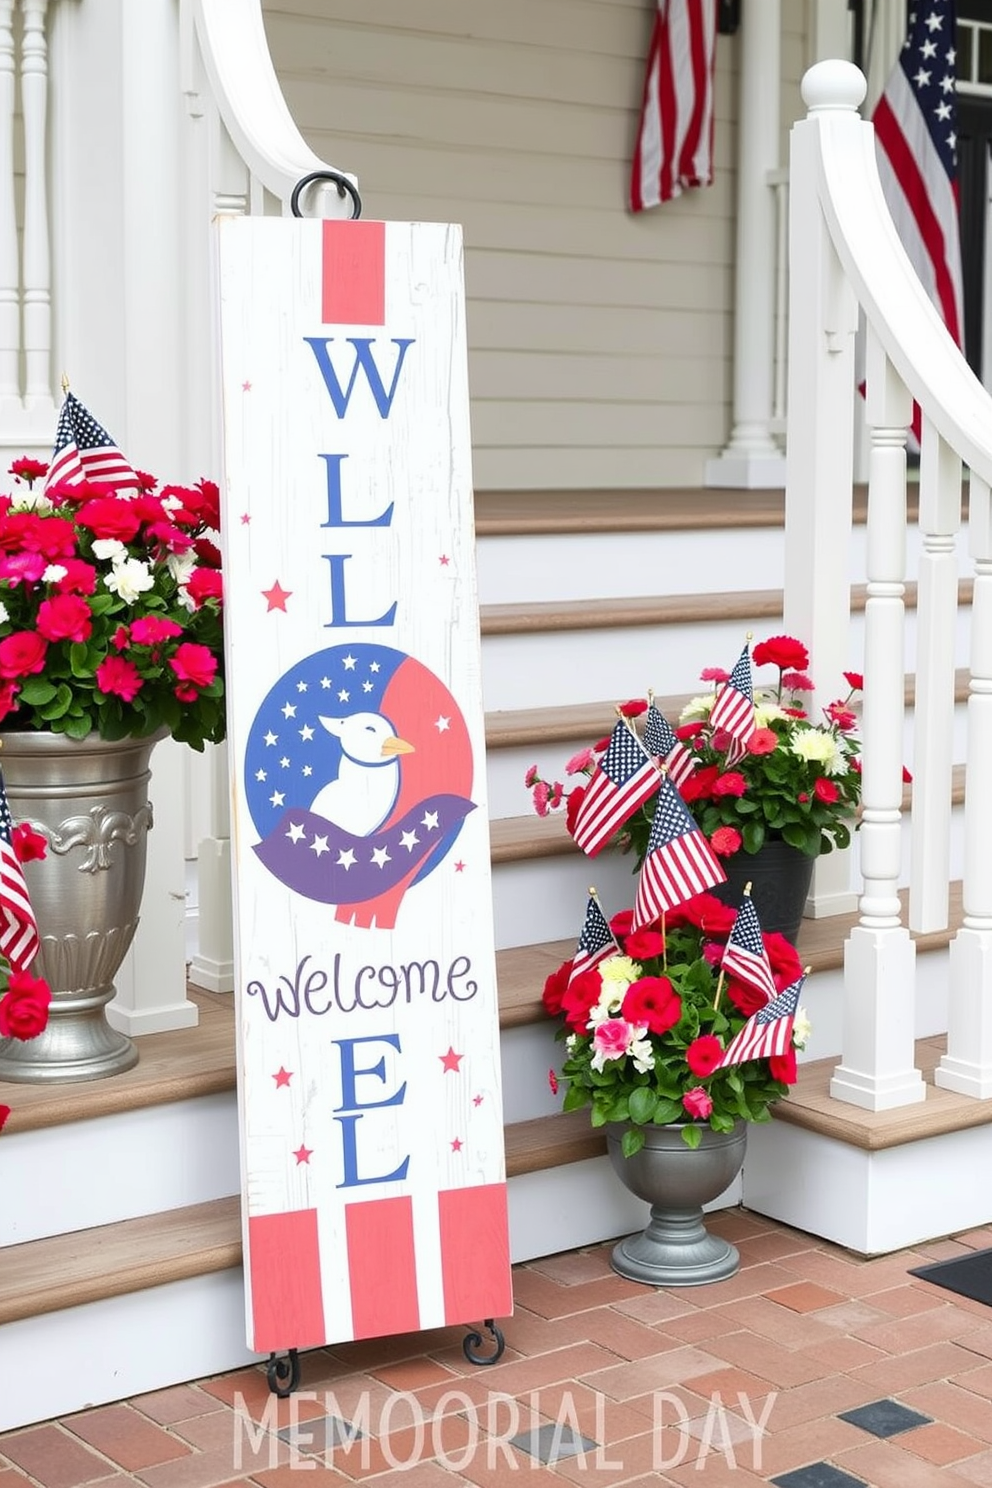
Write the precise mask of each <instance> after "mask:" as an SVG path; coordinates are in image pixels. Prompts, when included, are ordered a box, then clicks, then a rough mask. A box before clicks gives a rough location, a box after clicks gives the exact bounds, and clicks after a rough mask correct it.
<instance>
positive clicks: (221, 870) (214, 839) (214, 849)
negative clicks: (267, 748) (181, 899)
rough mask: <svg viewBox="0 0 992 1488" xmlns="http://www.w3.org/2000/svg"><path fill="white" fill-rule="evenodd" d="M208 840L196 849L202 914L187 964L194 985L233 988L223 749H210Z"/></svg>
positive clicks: (226, 782) (215, 989) (210, 989)
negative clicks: (188, 963) (191, 955)
mask: <svg viewBox="0 0 992 1488" xmlns="http://www.w3.org/2000/svg"><path fill="white" fill-rule="evenodd" d="M209 768H210V836H209V837H204V838H201V840H200V843H199V846H198V851H197V865H198V875H199V894H200V906H199V909H200V913H199V940H198V949H197V952H196V955H195V956H194V957H193V959H192V961H191V962H190V966H189V979H190V981H191V982H192V983H193V986H194V987H202V988H203V989H204V990H205V991H207V992H233V990H234V916H233V912H232V904H231V805H230V800H231V797H230V777H229V773H228V763H227V745H226V744H220V745H218V746H217V748H216V749H214V750H212V751H211V754H210V760H209Z"/></svg>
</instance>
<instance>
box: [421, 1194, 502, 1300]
mask: <svg viewBox="0 0 992 1488" xmlns="http://www.w3.org/2000/svg"><path fill="white" fill-rule="evenodd" d="M437 1202H438V1211H439V1216H440V1220H441V1271H442V1273H443V1276H444V1321H445V1322H446V1323H449V1324H451V1323H467V1322H472V1321H476V1320H479V1319H484V1318H495V1317H506V1316H508V1315H509V1314H510V1313H511V1312H512V1311H513V1291H512V1288H511V1285H510V1236H509V1228H508V1223H507V1214H506V1184H505V1183H488V1184H483V1185H481V1186H480V1187H479V1188H451V1189H447V1190H445V1191H444V1192H443V1193H439V1194H438V1196H437Z"/></svg>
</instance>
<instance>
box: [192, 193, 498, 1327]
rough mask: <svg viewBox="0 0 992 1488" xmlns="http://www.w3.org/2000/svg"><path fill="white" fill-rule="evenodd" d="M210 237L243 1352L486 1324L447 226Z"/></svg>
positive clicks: (463, 543)
mask: <svg viewBox="0 0 992 1488" xmlns="http://www.w3.org/2000/svg"><path fill="white" fill-rule="evenodd" d="M218 242H219V263H220V284H221V316H222V323H221V339H222V356H223V391H224V426H225V488H226V489H225V496H224V508H223V528H224V545H225V552H224V572H225V585H226V632H227V645H228V652H227V666H228V689H229V714H228V717H229V749H230V759H231V773H232V803H233V823H232V840H233V855H234V873H235V927H236V928H235V942H236V948H235V968H236V988H237V990H236V997H237V1008H238V1048H239V1071H238V1072H239V1098H240V1111H241V1135H242V1165H243V1212H244V1238H245V1262H246V1266H245V1269H246V1278H247V1310H248V1340H249V1344H250V1345H251V1346H252V1347H254V1348H255V1349H257V1350H259V1351H261V1352H265V1351H274V1350H281V1349H285V1348H309V1347H315V1346H318V1345H320V1344H323V1343H328V1342H334V1341H340V1340H343V1339H350V1338H364V1337H371V1336H374V1335H378V1334H383V1333H396V1332H405V1331H408V1330H412V1329H418V1328H431V1327H437V1326H440V1325H443V1324H448V1323H462V1322H469V1321H475V1320H478V1319H484V1318H489V1317H498V1316H503V1315H505V1314H507V1313H508V1312H509V1311H510V1310H511V1307H512V1302H511V1294H510V1275H509V1253H508V1241H507V1214H506V1185H505V1172H504V1159H503V1128H502V1109H501V1100H500V1082H499V1035H498V1018H497V1004H496V983H495V956H494V950H493V933H492V898H491V884H490V866H489V834H488V819H487V811H486V800H485V770H484V736H483V713H482V692H481V681H480V659H479V633H478V605H477V600H476V589H475V554H474V532H473V522H472V485H471V464H470V442H469V424H468V383H467V373H466V350H465V317H464V294H463V288H462V247H461V234H460V231H459V229H457V228H454V227H446V226H441V225H435V224H430V223H417V224H406V223H385V224H384V223H381V222H354V223H352V222H340V223H339V222H333V223H332V222H316V221H299V220H293V219H274V218H243V219H233V220H227V221H223V222H221V223H220V224H218Z"/></svg>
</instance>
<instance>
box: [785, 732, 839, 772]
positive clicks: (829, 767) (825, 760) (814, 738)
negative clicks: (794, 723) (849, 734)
mask: <svg viewBox="0 0 992 1488" xmlns="http://www.w3.org/2000/svg"><path fill="white" fill-rule="evenodd" d="M789 749H790V750H791V752H792V753H793V754H798V756H799V758H800V759H804V760H809V761H810V762H811V763H813V764H818V765H822V766H823V772H824V774H825V775H843V773H844V770H845V768H846V766H845V762H844V752H843V750H842V749H841V747H840V745H839V744H838V742H837V740H836V739H835V738H834V736H833V734H831V733H827V732H826V731H825V730H823V729H817V728H804V729H797V730H796V732H795V733H794V734H793V736H792V739H791V740H790V742H789Z"/></svg>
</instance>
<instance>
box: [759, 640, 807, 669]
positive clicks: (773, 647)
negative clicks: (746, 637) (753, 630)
mask: <svg viewBox="0 0 992 1488" xmlns="http://www.w3.org/2000/svg"><path fill="white" fill-rule="evenodd" d="M751 660H752V661H753V662H754V664H755V666H764V665H765V664H766V662H767V663H770V664H771V665H772V666H777V667H779V668H780V669H781V670H782V671H783V672H804V671H805V670H806V668H807V667H808V666H809V652H808V651H807V649H806V647H805V646H804V645H803V643H802V641H797V640H796V639H795V637H794V636H784V635H783V636H769V638H768V640H767V641H759V642H758V644H757V645H756V646H755V648H754V650H753V652H752V653H751Z"/></svg>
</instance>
